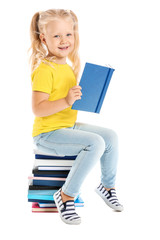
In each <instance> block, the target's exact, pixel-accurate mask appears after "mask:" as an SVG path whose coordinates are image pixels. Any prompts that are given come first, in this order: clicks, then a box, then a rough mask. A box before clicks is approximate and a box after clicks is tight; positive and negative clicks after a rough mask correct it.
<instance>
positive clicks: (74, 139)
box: [30, 9, 123, 224]
mask: <svg viewBox="0 0 160 240" xmlns="http://www.w3.org/2000/svg"><path fill="white" fill-rule="evenodd" d="M30 34H31V49H32V55H31V66H32V91H33V95H32V108H33V112H34V114H35V116H36V117H35V121H34V126H33V138H34V143H35V144H36V146H37V147H38V148H39V149H40V150H42V151H44V152H47V153H51V154H52V155H54V154H55V155H60V156H62V155H67V156H72V155H77V158H76V159H75V162H74V164H73V166H72V168H71V170H70V173H69V175H68V177H67V179H66V181H65V184H64V185H63V187H62V188H61V189H59V191H57V192H56V193H55V194H54V200H55V203H56V205H57V208H58V211H59V213H60V216H61V219H62V220H63V221H64V222H65V223H68V224H79V223H80V222H81V218H80V217H79V216H78V214H77V213H76V212H75V207H74V198H75V197H76V196H77V195H78V194H79V191H80V187H81V185H82V183H83V181H84V179H85V177H86V176H87V174H88V173H89V171H90V170H91V169H92V167H93V166H94V165H95V163H96V162H97V161H99V160H100V163H101V173H102V175H101V183H100V184H99V185H98V187H97V189H96V192H97V193H98V195H99V196H100V197H101V198H102V199H103V200H104V201H105V203H106V204H107V205H108V206H109V207H111V208H112V209H114V210H117V211H122V210H123V206H122V205H121V204H120V203H119V201H118V199H117V197H116V191H115V177H116V166H117V158H118V141H117V136H116V134H115V133H114V132H113V131H112V130H109V129H105V128H102V127H97V126H92V125H88V124H82V123H77V122H76V119H77V111H76V110H72V109H71V106H72V104H73V103H74V102H75V101H76V100H78V99H81V97H83V96H82V92H81V87H80V86H77V77H78V73H79V70H80V60H79V56H78V47H79V35H78V20H77V17H76V15H75V14H74V13H73V12H72V11H70V10H62V9H52V10H48V11H44V12H38V13H36V14H35V15H34V16H33V18H32V21H31V27H30ZM67 59H69V60H70V62H71V63H72V67H71V66H69V65H68V64H67V62H66V61H67Z"/></svg>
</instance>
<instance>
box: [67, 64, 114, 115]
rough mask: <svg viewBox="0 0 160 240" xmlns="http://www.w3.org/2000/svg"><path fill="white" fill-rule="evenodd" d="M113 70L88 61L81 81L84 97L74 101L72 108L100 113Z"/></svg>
mask: <svg viewBox="0 0 160 240" xmlns="http://www.w3.org/2000/svg"><path fill="white" fill-rule="evenodd" d="M113 72H114V69H113V68H111V67H107V66H101V65H96V64H92V63H86V64H85V67H84V70H83V74H82V77H81V80H80V83H79V85H80V86H81V87H82V97H81V99H80V100H77V101H75V102H74V104H73V105H72V109H74V110H81V111H87V112H94V113H99V112H100V110H101V107H102V103H103V101H104V98H105V95H106V92H107V89H108V86H109V83H110V80H111V77H112V74H113Z"/></svg>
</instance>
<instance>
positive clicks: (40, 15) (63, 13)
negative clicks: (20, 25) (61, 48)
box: [29, 9, 80, 78]
mask: <svg viewBox="0 0 160 240" xmlns="http://www.w3.org/2000/svg"><path fill="white" fill-rule="evenodd" d="M57 17H58V18H70V19H71V20H72V21H73V28H74V38H75V43H74V49H73V51H72V52H71V53H70V54H69V55H68V59H69V60H70V61H71V63H72V69H73V71H74V74H75V76H76V78H78V74H79V71H80V58H79V54H78V49H79V33H78V19H77V16H76V15H75V14H74V12H72V11H71V10H63V9H50V10H47V11H44V12H37V13H35V14H34V16H33V18H32V21H31V25H30V38H31V47H30V49H29V50H32V53H31V56H30V62H31V71H32V72H33V71H34V70H35V69H36V68H37V67H38V65H39V64H40V62H41V61H42V62H45V63H46V64H47V61H45V60H49V61H52V62H54V61H55V59H56V57H55V56H52V57H49V56H47V54H48V49H47V48H46V46H44V45H43V44H42V43H41V40H40V34H41V33H44V32H45V29H46V26H47V24H48V23H49V22H50V21H53V20H55V19H56V18H57ZM52 66H53V65H52Z"/></svg>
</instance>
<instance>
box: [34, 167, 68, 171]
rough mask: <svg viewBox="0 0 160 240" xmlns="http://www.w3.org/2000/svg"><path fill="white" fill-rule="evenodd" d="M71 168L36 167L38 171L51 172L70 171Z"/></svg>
mask: <svg viewBox="0 0 160 240" xmlns="http://www.w3.org/2000/svg"><path fill="white" fill-rule="evenodd" d="M70 169H71V167H67V166H55V167H54V166H38V170H45V171H52V170H57V171H58V170H62V171H63V170H70Z"/></svg>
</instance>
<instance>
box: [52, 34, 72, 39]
mask: <svg viewBox="0 0 160 240" xmlns="http://www.w3.org/2000/svg"><path fill="white" fill-rule="evenodd" d="M66 36H67V37H70V36H72V34H71V33H68V34H66ZM60 37H61V36H60V35H55V36H54V38H60Z"/></svg>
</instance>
